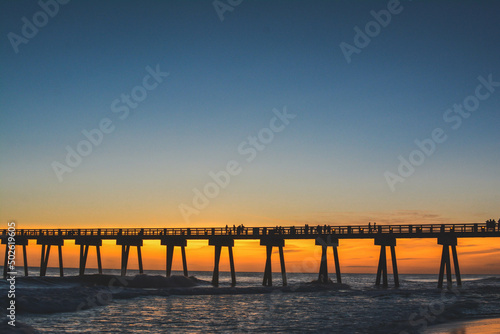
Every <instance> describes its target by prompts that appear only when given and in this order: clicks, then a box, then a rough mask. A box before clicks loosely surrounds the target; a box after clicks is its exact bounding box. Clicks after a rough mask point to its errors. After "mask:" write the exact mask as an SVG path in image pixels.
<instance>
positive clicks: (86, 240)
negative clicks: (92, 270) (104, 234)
mask: <svg viewBox="0 0 500 334" xmlns="http://www.w3.org/2000/svg"><path fill="white" fill-rule="evenodd" d="M75 245H80V266H79V275H80V276H83V275H85V267H86V265H87V256H88V254H89V248H90V246H95V248H96V255H97V270H98V271H99V274H102V261H101V246H102V239H101V238H99V237H90V236H83V237H77V238H76V239H75Z"/></svg>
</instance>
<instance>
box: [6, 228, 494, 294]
mask: <svg viewBox="0 0 500 334" xmlns="http://www.w3.org/2000/svg"><path fill="white" fill-rule="evenodd" d="M9 237H11V240H9ZM485 237H500V228H499V227H497V225H496V224H491V220H490V221H489V222H488V223H485V224H425V225H418V224H417V225H375V224H374V225H373V226H372V225H371V224H370V225H359V226H330V225H322V226H320V225H318V226H308V225H305V226H287V227H243V226H239V227H235V226H233V227H227V226H226V227H222V228H221V227H213V228H98V229H88V228H87V229H84V228H82V229H80V228H76V229H18V230H16V231H15V236H14V239H15V240H12V235H9V231H8V230H7V229H4V230H2V232H1V235H0V239H1V243H2V244H5V246H6V247H5V261H4V271H3V276H4V278H5V277H7V274H8V266H7V264H8V250H9V246H11V249H12V245H14V246H13V247H14V248H15V249H16V250H17V248H18V247H19V246H22V251H23V260H24V275H25V276H28V262H27V255H26V251H27V249H26V246H27V245H28V243H29V241H30V240H36V244H37V245H40V246H41V247H42V249H41V259H40V276H45V275H46V271H47V265H48V261H49V256H50V250H51V246H57V250H58V256H59V273H60V276H61V277H62V276H64V267H63V256H62V252H63V246H64V242H65V241H66V240H73V241H74V243H75V245H79V246H80V261H79V274H80V275H84V274H85V267H86V263H87V257H88V252H89V248H90V247H91V246H92V247H95V248H96V255H97V264H98V272H99V273H102V259H101V252H100V249H101V247H102V241H103V240H114V241H116V245H117V246H121V249H122V251H121V268H120V269H121V275H122V276H125V275H126V273H127V266H128V258H129V255H130V250H131V248H132V249H133V248H134V247H135V248H136V251H137V257H138V263H139V272H140V273H143V272H144V268H143V264H142V252H141V247H142V246H143V241H144V240H159V241H160V244H161V245H163V246H165V247H166V267H165V272H166V276H170V275H171V272H172V262H173V253H174V249H175V248H176V247H180V250H181V254H182V265H183V272H184V275H185V276H188V269H187V263H188V260H187V258H186V251H185V248H186V247H187V244H188V240H207V241H208V244H209V245H210V246H214V270H213V277H212V284H213V285H215V286H217V285H218V284H219V263H220V258H221V250H222V247H227V248H228V251H229V264H230V268H231V284H232V285H236V270H235V266H234V257H233V247H234V241H235V240H260V245H261V246H265V247H266V265H265V268H264V275H263V285H265V286H271V285H272V268H271V255H272V251H273V247H278V250H279V257H280V265H281V275H282V282H283V285H287V278H286V269H285V258H284V251H283V248H284V247H285V241H286V240H293V239H303V240H304V239H310V240H315V244H316V245H317V246H321V247H322V252H321V260H320V267H319V270H318V282H319V283H328V282H329V281H330V279H329V277H328V275H329V272H328V250H329V249H330V247H331V249H332V250H333V253H332V255H333V259H334V267H335V276H336V281H337V283H342V277H341V273H340V260H339V249H338V248H339V247H340V240H341V239H342V240H343V242H347V241H348V240H349V239H372V240H373V241H374V244H375V245H377V246H380V257H379V261H378V268H377V273H376V278H375V284H376V285H378V286H380V285H382V286H384V287H387V286H388V285H389V283H388V270H387V257H386V254H387V250H386V247H389V249H390V252H391V259H392V269H393V270H392V272H393V276H394V286H396V287H398V286H399V276H398V268H397V258H396V240H397V239H417V238H418V239H422V238H433V239H436V241H437V244H439V245H442V246H443V250H442V256H441V260H440V265H439V274H438V287H439V288H442V287H443V281H444V276H445V274H446V283H447V284H446V286H447V287H451V286H452V284H453V279H452V269H451V259H453V267H454V271H455V281H456V284H457V286H461V284H462V280H461V276H460V267H459V262H458V253H457V240H458V239H459V238H485ZM13 241H14V242H13ZM450 248H451V254H450ZM437 263H438V259H436V268H438V265H437Z"/></svg>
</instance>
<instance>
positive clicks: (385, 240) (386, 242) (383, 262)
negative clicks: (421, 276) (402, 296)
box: [375, 236, 399, 288]
mask: <svg viewBox="0 0 500 334" xmlns="http://www.w3.org/2000/svg"><path fill="white" fill-rule="evenodd" d="M375 245H380V257H379V261H378V269H377V278H376V280H375V285H377V286H379V285H380V279H381V276H382V279H383V285H384V287H385V288H386V287H388V285H389V284H388V281H387V255H386V248H385V247H386V246H389V247H390V248H391V259H392V273H393V275H394V286H395V287H396V288H397V287H399V275H398V264H397V260H396V238H395V237H391V236H380V237H376V238H375Z"/></svg>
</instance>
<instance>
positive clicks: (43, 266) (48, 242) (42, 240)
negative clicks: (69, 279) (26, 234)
mask: <svg viewBox="0 0 500 334" xmlns="http://www.w3.org/2000/svg"><path fill="white" fill-rule="evenodd" d="M36 243H37V245H42V253H41V258H40V276H45V275H46V274H47V266H48V264H49V255H50V246H57V249H58V251H59V276H61V277H63V276H64V272H63V258H62V246H64V239H63V238H62V237H57V236H45V237H39V238H38V239H37V240H36Z"/></svg>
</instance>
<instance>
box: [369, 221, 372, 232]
mask: <svg viewBox="0 0 500 334" xmlns="http://www.w3.org/2000/svg"><path fill="white" fill-rule="evenodd" d="M368 233H372V223H370V222H368Z"/></svg>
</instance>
